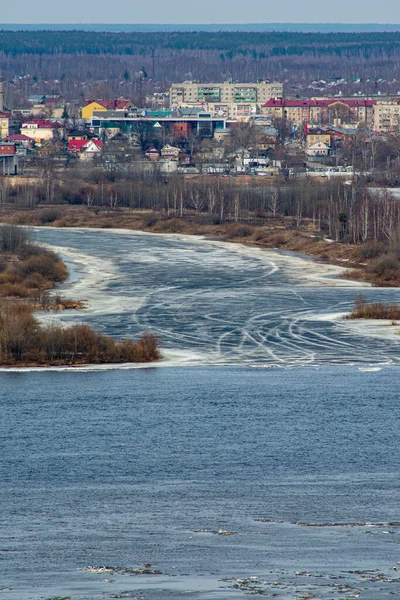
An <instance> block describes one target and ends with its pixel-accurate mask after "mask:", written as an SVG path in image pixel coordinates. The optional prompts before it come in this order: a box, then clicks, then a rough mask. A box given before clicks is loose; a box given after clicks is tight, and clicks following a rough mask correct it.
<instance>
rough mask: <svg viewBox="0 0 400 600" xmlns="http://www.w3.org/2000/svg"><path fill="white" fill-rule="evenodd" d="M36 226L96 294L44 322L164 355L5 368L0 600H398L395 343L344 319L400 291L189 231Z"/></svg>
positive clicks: (73, 287)
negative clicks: (149, 343)
mask: <svg viewBox="0 0 400 600" xmlns="http://www.w3.org/2000/svg"><path fill="white" fill-rule="evenodd" d="M35 235H36V236H37V237H38V238H39V239H40V240H41V241H44V242H46V243H48V244H50V245H51V246H53V247H55V248H57V249H58V250H59V251H60V252H62V254H63V256H64V257H65V258H66V259H67V260H68V262H69V266H70V269H71V280H70V282H68V283H67V284H66V285H65V286H64V288H65V289H64V290H63V293H65V294H66V295H70V296H72V297H75V298H77V297H79V298H86V299H88V301H89V307H88V309H87V310H86V311H83V312H82V313H76V312H73V311H71V312H65V313H63V314H62V315H60V316H58V317H53V316H49V315H44V316H43V318H44V319H51V318H61V319H62V320H63V321H65V322H68V323H72V322H81V321H82V320H84V321H85V322H89V323H90V324H92V325H93V326H95V327H97V328H99V329H101V330H102V331H104V332H107V333H109V334H111V335H114V336H117V337H118V336H120V337H124V336H136V335H137V334H138V333H139V332H140V331H143V330H147V331H151V332H154V333H156V334H157V335H158V336H159V337H160V342H161V346H162V349H163V352H164V356H165V358H164V360H163V361H162V362H161V363H160V365H157V366H154V365H152V366H148V367H147V368H141V367H136V368H127V367H119V368H104V367H94V368H84V369H82V368H81V369H75V370H74V369H54V370H49V369H39V370H34V369H24V370H19V371H17V370H15V371H10V370H8V371H3V372H0V379H1V388H0V406H1V415H2V427H1V430H0V440H1V442H0V443H1V454H0V482H1V485H0V506H1V511H0V598H1V599H2V600H39V599H47V598H56V597H68V598H71V600H84V599H87V600H100V599H103V598H117V597H121V598H122V597H123V598H128V597H129V598H144V600H156V599H160V598H162V599H164V598H165V599H171V600H180V599H182V598H191V599H193V600H206V599H214V598H215V599H217V598H224V599H227V598H229V599H231V598H232V599H233V598H245V597H247V595H248V594H249V593H250V592H251V591H253V592H257V593H259V594H261V595H262V596H263V595H264V596H267V597H268V596H271V595H274V596H275V597H277V598H279V599H281V600H289V599H290V600H294V599H296V598H306V597H309V598H322V599H324V600H327V599H328V598H336V597H342V598H355V597H360V598H361V599H366V600H376V599H379V600H380V599H381V598H382V599H386V598H392V597H393V594H394V595H395V596H396V595H399V594H400V576H398V575H397V568H400V565H398V561H400V549H399V544H400V515H399V486H400V483H399V481H400V479H399V472H400V464H399V463H400V458H399V453H398V445H399V433H398V431H399V426H398V425H399V412H400V408H399V402H398V398H399V392H400V385H399V378H398V375H399V369H398V366H397V364H398V362H399V356H400V354H399V343H400V342H399V340H400V336H397V333H396V327H393V326H391V325H373V326H366V325H365V324H362V323H361V324H360V323H353V322H348V321H345V320H344V319H343V318H342V316H343V314H344V313H345V312H346V311H348V310H349V308H350V307H351V304H352V302H353V300H354V296H355V294H357V293H359V292H360V291H362V292H363V293H364V294H365V296H366V298H367V299H368V300H372V299H374V300H375V299H380V300H381V299H382V300H390V301H392V300H397V299H398V294H399V292H398V291H397V290H387V289H378V288H370V287H366V286H360V285H359V284H356V283H354V282H351V281H347V280H342V279H339V278H338V275H339V272H340V270H339V269H338V268H337V267H327V266H324V265H319V264H317V263H315V262H313V261H312V260H309V259H306V258H305V257H302V256H296V255H291V254H284V253H279V252H276V251H262V250H259V249H253V248H244V247H240V246H236V245H233V244H224V243H219V242H213V241H204V240H201V239H196V238H187V237H185V236H157V235H151V234H133V233H127V232H125V233H116V232H113V231H86V230H55V229H43V230H35ZM369 369H374V370H369ZM228 534H229V535H228ZM143 565H151V567H143ZM102 566H110V567H113V569H111V570H104V569H99V567H102ZM89 567H94V568H89ZM117 567H119V568H117ZM126 568H130V569H143V568H149V569H156V570H157V571H159V572H160V574H151V575H150V574H149V575H146V574H140V575H139V574H136V575H135V574H132V573H130V574H123V569H126ZM250 578H252V579H250Z"/></svg>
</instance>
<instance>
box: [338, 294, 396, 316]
mask: <svg viewBox="0 0 400 600" xmlns="http://www.w3.org/2000/svg"><path fill="white" fill-rule="evenodd" d="M346 319H386V320H389V321H392V323H395V322H396V320H397V319H400V306H399V305H398V304H394V303H392V304H388V303H384V302H373V303H371V304H367V303H366V301H365V298H364V296H363V295H362V294H359V295H358V296H356V299H355V301H354V308H353V310H352V311H351V313H350V314H349V315H347V317H346Z"/></svg>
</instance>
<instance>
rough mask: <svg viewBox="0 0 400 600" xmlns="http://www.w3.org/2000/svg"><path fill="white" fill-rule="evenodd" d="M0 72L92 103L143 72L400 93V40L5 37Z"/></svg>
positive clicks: (297, 35) (340, 36)
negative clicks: (96, 89)
mask: <svg viewBox="0 0 400 600" xmlns="http://www.w3.org/2000/svg"><path fill="white" fill-rule="evenodd" d="M0 69H1V73H2V75H3V76H4V77H6V78H8V79H13V78H14V77H15V75H18V76H21V77H23V76H25V75H27V74H29V75H30V76H32V77H34V78H35V81H41V82H43V81H53V80H54V79H57V80H59V81H60V86H61V87H60V89H57V90H55V89H53V90H49V89H47V88H46V89H44V88H43V90H42V89H41V90H40V91H43V93H48V92H49V91H54V92H55V91H61V92H63V93H64V95H65V96H66V97H67V96H68V95H71V94H72V95H73V94H75V96H77V88H79V82H85V85H86V87H85V89H84V91H83V92H82V91H81V92H80V93H84V94H85V95H86V96H87V94H91V93H92V86H93V85H98V84H99V83H100V82H103V85H105V87H106V88H107V90H108V91H105V92H104V93H107V94H110V95H112V94H116V93H119V92H124V91H125V90H124V89H123V88H122V89H121V87H120V86H121V85H125V86H126V87H127V88H129V82H132V81H134V80H136V79H137V77H138V73H139V72H142V73H144V79H147V80H152V81H153V82H156V81H158V82H162V83H168V82H172V81H182V80H185V79H194V80H201V81H222V80H224V79H228V78H232V79H233V80H236V81H255V80H257V79H271V80H279V81H284V82H285V83H286V86H287V90H286V91H287V93H289V94H293V95H295V94H296V93H299V94H303V93H305V91H306V90H307V87H308V86H309V84H310V83H311V82H313V81H318V80H324V81H329V80H331V79H335V78H336V79H338V80H339V79H344V80H345V81H344V82H343V83H342V84H341V91H342V92H343V93H345V94H350V93H357V92H358V91H362V92H363V93H365V94H374V93H378V91H379V92H380V93H388V92H390V93H396V94H397V92H398V91H399V90H400V33H399V32H371V33H363V32H356V33H346V32H338V33H301V32H265V31H264V32H254V31H253V32H248V31H240V32H229V31H220V32H215V31H197V32H187V31H180V32H170V31H163V32H125V33H123V32H122V33H121V32H119V33H118V32H102V33H100V32H95V31H0ZM140 77H142V75H140ZM358 79H360V82H359V84H358V83H357V86H356V87H352V86H354V81H353V80H358ZM29 91H31V90H29ZM336 92H337V90H336V89H335V90H333V92H332V93H336ZM31 93H34V92H31ZM308 95H318V94H317V92H314V93H309V92H308Z"/></svg>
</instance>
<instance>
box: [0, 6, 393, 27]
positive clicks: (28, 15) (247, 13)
mask: <svg viewBox="0 0 400 600" xmlns="http://www.w3.org/2000/svg"><path fill="white" fill-rule="evenodd" d="M1 22H2V23H3V24H5V23H194V24H195V23H269V22H275V23H286V22H297V23H318V22H329V23H400V2H399V0H380V1H379V2H376V1H373V0H352V1H349V0H335V1H334V2H329V0H325V1H321V0H286V2H272V1H271V2H267V1H266V0H251V1H250V2H245V1H243V0H200V1H199V0H186V1H185V0H140V1H139V0H96V1H95V2H82V0H67V2H57V1H54V0H19V1H17V2H6V1H4V0H3V2H2V7H1Z"/></svg>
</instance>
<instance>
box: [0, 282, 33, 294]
mask: <svg viewBox="0 0 400 600" xmlns="http://www.w3.org/2000/svg"><path fill="white" fill-rule="evenodd" d="M31 296H32V290H31V289H29V288H27V287H26V286H25V285H23V284H22V283H10V282H8V283H2V284H0V297H2V298H30V297H31Z"/></svg>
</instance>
